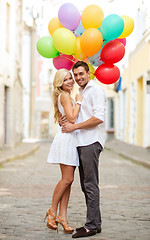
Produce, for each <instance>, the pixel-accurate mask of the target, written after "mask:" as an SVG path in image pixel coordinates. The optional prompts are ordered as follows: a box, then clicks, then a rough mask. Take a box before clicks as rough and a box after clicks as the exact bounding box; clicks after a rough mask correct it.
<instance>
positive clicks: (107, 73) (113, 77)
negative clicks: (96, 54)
mask: <svg viewBox="0 0 150 240" xmlns="http://www.w3.org/2000/svg"><path fill="white" fill-rule="evenodd" d="M95 77H96V78H97V79H98V80H99V81H100V82H101V83H104V84H112V83H115V82H116V81H118V79H119V77H120V70H119V68H118V67H117V66H115V65H113V64H109V63H104V64H102V65H100V66H99V67H98V68H97V69H96V71H95Z"/></svg>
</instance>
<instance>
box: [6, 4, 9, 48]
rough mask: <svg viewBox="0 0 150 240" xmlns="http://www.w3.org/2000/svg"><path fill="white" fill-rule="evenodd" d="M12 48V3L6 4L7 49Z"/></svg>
mask: <svg viewBox="0 0 150 240" xmlns="http://www.w3.org/2000/svg"><path fill="white" fill-rule="evenodd" d="M9 50H10V5H9V4H8V3H7V4H6V51H8V52H9Z"/></svg>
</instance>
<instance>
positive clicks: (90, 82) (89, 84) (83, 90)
mask: <svg viewBox="0 0 150 240" xmlns="http://www.w3.org/2000/svg"><path fill="white" fill-rule="evenodd" d="M93 86H94V81H93V80H90V81H89V82H88V84H87V85H86V86H85V88H84V89H82V87H80V88H79V92H80V93H82V92H85V91H86V89H87V88H89V87H93Z"/></svg>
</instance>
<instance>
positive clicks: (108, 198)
mask: <svg viewBox="0 0 150 240" xmlns="http://www.w3.org/2000/svg"><path fill="white" fill-rule="evenodd" d="M49 146H50V143H41V145H40V148H39V149H38V150H37V151H36V152H35V153H34V154H33V155H30V156H28V157H26V158H24V159H20V160H19V159H18V160H15V161H11V162H8V163H5V164H4V165H3V166H2V167H1V168H0V219H1V226H0V229H1V230H0V240H2V239H6V240H20V239H21V240H42V239H44V240H47V239H50V240H57V239H60V240H62V239H72V238H71V235H66V234H64V232H63V229H62V227H61V226H59V232H58V233H57V232H56V231H53V230H50V229H48V228H47V227H46V223H44V222H43V219H44V217H45V213H46V210H47V209H48V208H49V204H50V203H51V197H52V193H53V190H54V187H55V184H56V183H57V181H58V180H59V179H60V170H59V167H58V166H57V165H51V164H47V163H46V158H47V154H48V150H49ZM100 186H101V212H102V221H103V224H102V233H100V234H96V235H95V236H92V237H88V238H86V239H89V240H92V239H98V240H113V239H114V240H149V239H150V169H148V168H145V167H142V166H139V165H136V164H134V163H132V162H130V161H128V160H125V159H124V158H122V157H120V156H119V155H117V154H116V153H113V152H112V151H108V150H105V151H104V152H103V153H102V155H101V159H100ZM85 214H86V208H85V201H84V196H83V194H82V192H81V190H80V184H79V176H78V169H76V172H75V181H74V183H73V185H72V192H71V198H70V202H69V207H68V221H69V223H70V226H71V227H74V228H76V227H79V226H82V225H83V224H84V223H85ZM83 239H84V238H83Z"/></svg>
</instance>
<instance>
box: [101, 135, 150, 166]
mask: <svg viewBox="0 0 150 240" xmlns="http://www.w3.org/2000/svg"><path fill="white" fill-rule="evenodd" d="M105 148H106V149H107V150H111V151H113V152H115V153H118V154H119V155H120V156H122V157H125V158H127V159H129V160H130V161H132V162H134V163H137V164H140V165H142V166H144V167H147V168H150V149H149V148H143V147H138V146H135V145H133V144H128V143H125V142H123V141H120V140H117V139H112V140H110V141H106V144H105Z"/></svg>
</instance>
